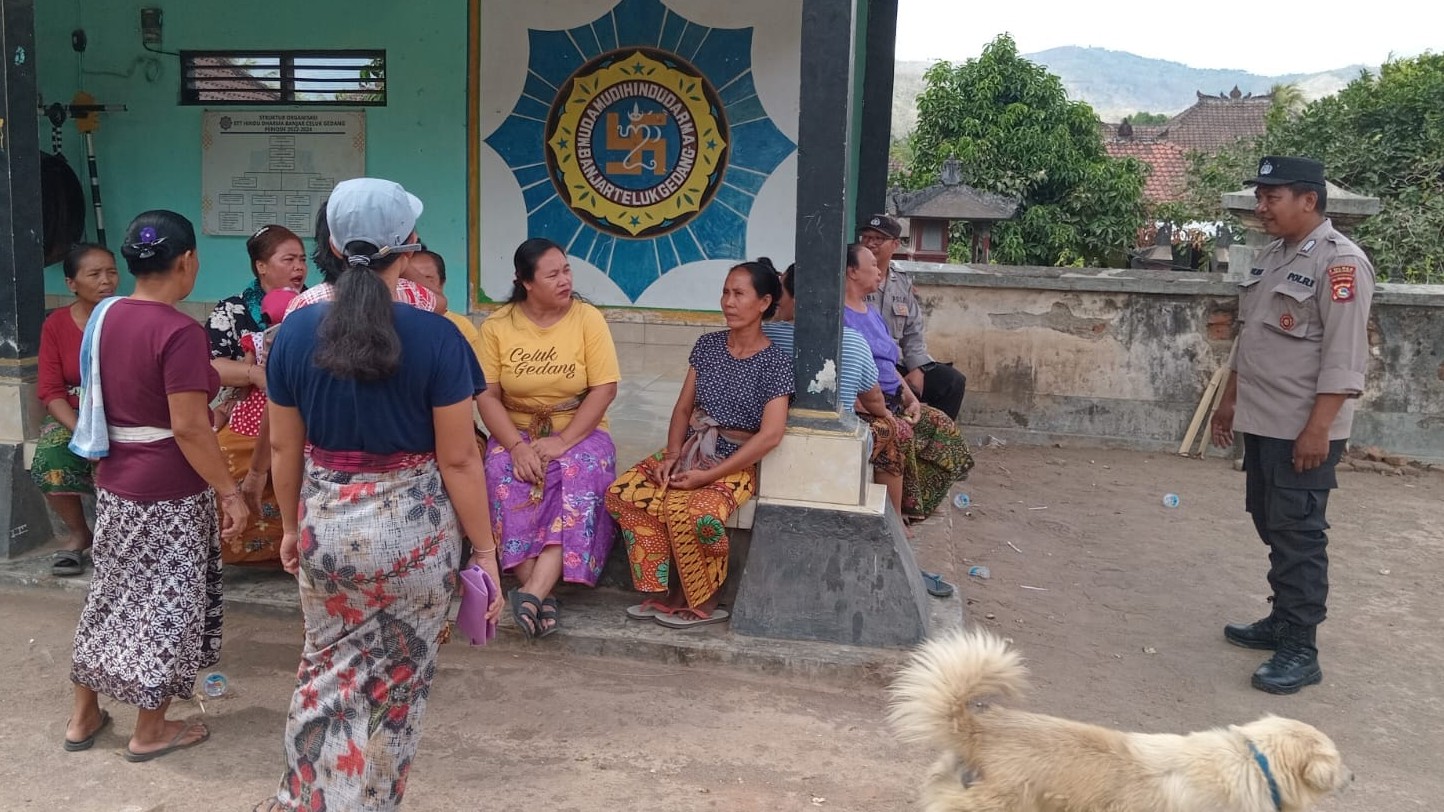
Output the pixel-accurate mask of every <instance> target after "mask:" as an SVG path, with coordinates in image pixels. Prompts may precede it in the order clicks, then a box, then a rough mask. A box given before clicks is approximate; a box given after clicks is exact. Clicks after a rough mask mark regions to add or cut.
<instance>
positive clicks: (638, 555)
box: [607, 451, 757, 609]
mask: <svg viewBox="0 0 1444 812" xmlns="http://www.w3.org/2000/svg"><path fill="white" fill-rule="evenodd" d="M661 460H662V452H660V451H659V452H657V453H656V454H654V455H653V456H651V457H649V458H647V459H645V460H643V461H641V462H640V463H638V464H636V465H634V466H632V467H631V468H630V469H628V471H627V472H626V473H624V474H622V476H621V477H620V478H619V479H618V480H617V481H616V482H615V483H613V484H612V487H611V488H609V489H608V490H607V510H609V511H611V514H612V516H614V517H615V518H616V520H617V525H618V526H619V527H620V528H621V531H622V541H623V543H625V544H626V545H627V558H628V560H629V561H630V562H631V566H632V583H633V585H634V586H635V587H636V588H637V590H638V591H640V592H666V591H667V589H668V588H669V586H670V585H671V582H672V578H673V577H674V576H675V577H676V578H677V580H678V582H679V583H680V584H681V585H682V592H683V595H684V596H685V597H686V598H687V606H688V607H689V608H693V609H695V608H696V607H698V606H701V605H702V604H704V603H706V602H707V601H709V600H711V599H712V596H713V595H715V594H717V591H718V590H719V589H721V588H722V584H723V583H724V582H726V580H727V556H728V553H729V552H730V545H729V540H728V537H727V527H726V522H727V517H729V516H731V515H732V512H733V511H735V510H737V508H738V507H740V506H741V505H742V504H743V503H745V502H746V501H747V500H748V499H751V498H752V494H753V491H754V490H755V488H756V482H757V468H756V466H753V467H751V468H748V469H747V470H745V471H739V472H737V473H735V474H731V475H729V476H725V477H723V478H721V479H719V480H717V481H716V482H712V483H710V484H708V485H706V486H705V487H701V488H697V489H696V490H691V491H684V490H677V489H675V488H664V487H661V486H659V485H657V484H656V483H654V482H652V480H651V479H650V478H649V477H648V471H650V470H651V467H652V466H654V465H657V464H659V463H660V462H661Z"/></svg>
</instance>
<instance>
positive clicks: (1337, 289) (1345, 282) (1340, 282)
mask: <svg viewBox="0 0 1444 812" xmlns="http://www.w3.org/2000/svg"><path fill="white" fill-rule="evenodd" d="M1355 270H1356V269H1355V267H1354V266H1353V265H1335V266H1334V267H1332V268H1330V269H1329V291H1330V294H1329V298H1331V299H1333V300H1334V301H1336V302H1352V301H1354V275H1355V273H1354V272H1355Z"/></svg>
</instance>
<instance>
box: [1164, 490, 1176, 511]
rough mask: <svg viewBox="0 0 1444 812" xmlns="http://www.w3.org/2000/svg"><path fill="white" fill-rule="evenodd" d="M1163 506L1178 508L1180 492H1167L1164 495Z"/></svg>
mask: <svg viewBox="0 0 1444 812" xmlns="http://www.w3.org/2000/svg"><path fill="white" fill-rule="evenodd" d="M1163 506H1164V507H1166V508H1176V507H1178V494H1176V493H1165V494H1164V495H1163Z"/></svg>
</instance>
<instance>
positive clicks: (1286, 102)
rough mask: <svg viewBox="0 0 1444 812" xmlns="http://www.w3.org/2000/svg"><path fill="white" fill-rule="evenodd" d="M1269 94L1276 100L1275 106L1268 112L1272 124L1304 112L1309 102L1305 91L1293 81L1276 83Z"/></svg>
mask: <svg viewBox="0 0 1444 812" xmlns="http://www.w3.org/2000/svg"><path fill="white" fill-rule="evenodd" d="M1269 95H1270V96H1272V97H1273V100H1274V103H1273V106H1272V107H1270V108H1269V112H1268V121H1269V124H1270V126H1274V125H1275V123H1279V124H1281V123H1283V122H1284V121H1287V120H1288V119H1291V118H1294V117H1295V116H1297V115H1298V114H1299V113H1301V112H1303V110H1304V106H1305V105H1307V104H1308V99H1305V98H1304V92H1303V91H1302V90H1300V89H1299V86H1298V85H1296V84H1292V83H1289V84H1277V85H1274V86H1273V87H1272V88H1271V89H1270V90H1269Z"/></svg>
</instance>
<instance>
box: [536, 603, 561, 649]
mask: <svg viewBox="0 0 1444 812" xmlns="http://www.w3.org/2000/svg"><path fill="white" fill-rule="evenodd" d="M541 605H542V608H541V611H540V612H539V613H537V621H538V626H537V628H538V629H539V630H540V631H538V632H537V633H536V636H537V639H541V638H543V637H550V636H552V635H553V634H556V631H557V629H560V628H561V627H562V620H561V617H560V616H559V612H560V610H561V604H560V603H558V602H557V599H556V598H550V597H549V598H547V599H546V600H544V601H542V602H541ZM548 620H550V621H551V622H552V625H550V626H548V625H546V622H547V621H548Z"/></svg>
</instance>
